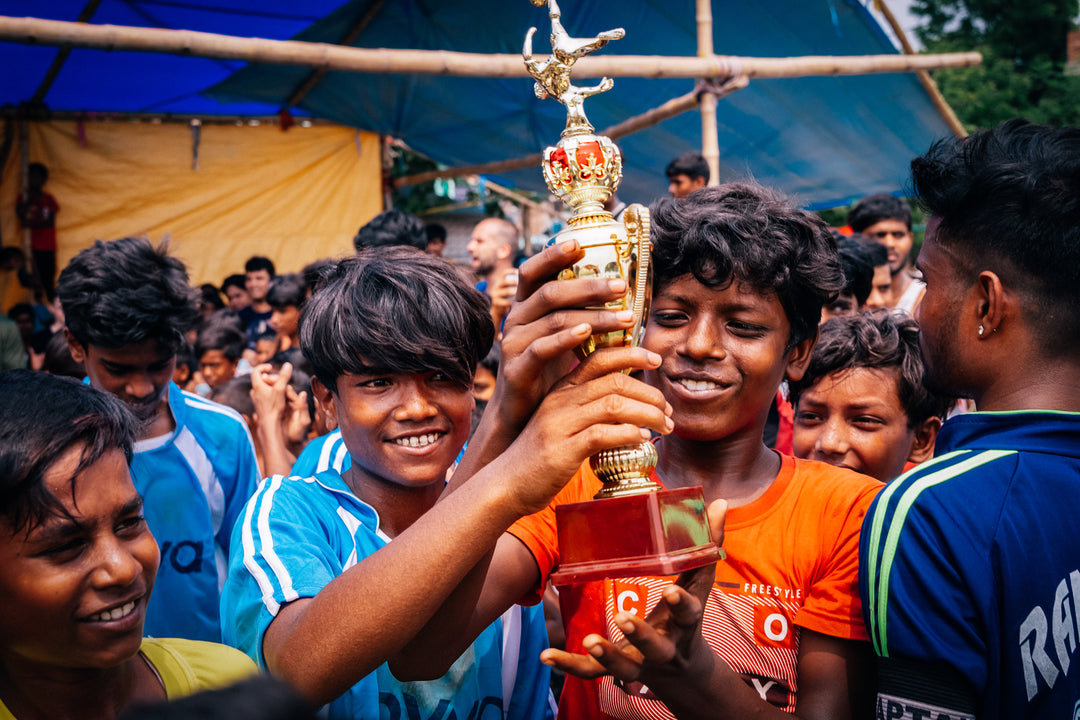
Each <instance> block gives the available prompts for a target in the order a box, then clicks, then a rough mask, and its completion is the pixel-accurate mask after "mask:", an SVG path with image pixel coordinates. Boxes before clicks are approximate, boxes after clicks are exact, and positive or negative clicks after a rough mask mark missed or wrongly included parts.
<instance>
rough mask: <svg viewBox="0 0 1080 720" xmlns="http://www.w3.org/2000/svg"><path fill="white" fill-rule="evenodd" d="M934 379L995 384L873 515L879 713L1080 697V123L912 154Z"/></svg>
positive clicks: (1024, 128) (1072, 706) (1018, 711)
mask: <svg viewBox="0 0 1080 720" xmlns="http://www.w3.org/2000/svg"><path fill="white" fill-rule="evenodd" d="M911 167H912V175H913V178H914V187H915V190H916V192H917V194H918V197H919V201H920V202H921V203H922V204H923V205H924V206H925V207H926V208H927V210H929V212H930V220H929V222H928V223H927V228H926V239H925V242H924V243H923V246H922V250H921V251H920V253H919V258H918V263H917V266H918V268H919V270H921V271H922V275H923V277H924V278H925V280H926V295H925V297H924V299H923V301H922V303H921V304H920V305H919V308H918V310H917V316H918V319H919V322H920V326H921V332H920V341H919V342H920V346H921V350H922V354H923V357H924V359H925V362H926V374H927V381H928V383H929V384H931V385H932V386H933V387H934V388H936V389H938V390H941V391H944V392H946V393H949V394H959V395H962V396H964V397H970V398H973V399H974V400H975V404H976V406H977V407H978V409H979V411H978V412H973V413H967V414H964V415H959V416H956V417H953V418H951V419H949V420H947V421H946V422H945V424H944V426H943V427H942V429H941V432H940V434H939V435H938V439H937V449H936V457H935V459H934V460H931V461H929V462H927V463H924V464H923V465H921V466H920V467H918V468H916V469H914V470H912V471H911V472H909V473H907V474H905V475H904V476H902V477H901V478H899V479H898V480H896V481H895V482H893V483H892V484H890V485H889V486H888V487H887V488H886V489H885V490H884V491H883V492H882V493H881V494H880V495H879V496H878V497H877V499H876V501H875V504H874V506H873V507H872V508H871V510H870V512H869V513H868V514H867V516H866V520H865V524H864V525H863V533H862V540H861V546H860V566H859V567H860V578H859V584H860V590H861V593H862V596H863V598H864V602H863V611H864V613H865V615H866V624H867V628H868V630H869V631H870V635H871V638H872V640H873V643H874V649H875V650H876V652H877V654H878V656H879V661H878V665H879V678H880V682H879V693H878V717H889V718H893V717H895V718H916V717H918V718H928V717H933V718H938V717H949V718H954V719H955V718H979V719H980V720H986V719H993V718H1009V719H1010V720H1017V719H1021V718H1069V717H1076V716H1077V710H1078V708H1080V672H1077V669H1078V667H1080V666H1078V665H1077V662H1078V661H1080V657H1078V656H1077V648H1078V641H1080V627H1078V625H1077V623H1078V621H1080V612H1078V611H1080V543H1078V542H1077V531H1076V509H1077V507H1080V412H1078V411H1080V128H1061V129H1054V128H1050V127H1046V126H1040V125H1034V124H1031V123H1029V122H1027V121H1026V120H1020V119H1016V120H1010V121H1008V122H1006V123H1004V124H1002V125H1000V126H999V127H997V128H995V129H993V130H988V131H982V132H978V133H975V134H973V135H971V136H970V137H968V138H965V139H951V140H943V141H941V142H939V143H937V144H935V145H934V146H933V147H931V149H930V151H929V152H928V153H927V154H926V155H925V156H923V157H920V158H917V159H916V160H914V161H913V162H912V165H911Z"/></svg>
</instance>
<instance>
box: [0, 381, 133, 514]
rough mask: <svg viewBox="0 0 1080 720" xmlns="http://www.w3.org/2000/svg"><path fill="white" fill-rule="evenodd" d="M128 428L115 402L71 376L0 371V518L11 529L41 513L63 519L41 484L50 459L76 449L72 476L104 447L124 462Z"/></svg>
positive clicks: (58, 504)
mask: <svg viewBox="0 0 1080 720" xmlns="http://www.w3.org/2000/svg"><path fill="white" fill-rule="evenodd" d="M136 430H137V422H136V420H135V417H134V416H133V415H132V414H131V411H130V410H128V409H127V407H126V406H125V405H124V403H123V402H122V401H120V400H119V399H117V398H115V397H113V396H111V395H109V394H108V393H105V392H102V391H100V390H96V389H94V388H93V387H91V386H89V385H84V384H83V383H81V382H79V381H78V380H76V379H74V378H68V377H61V376H59V375H50V374H48V373H42V372H34V371H32V370H8V371H6V372H3V373H0V517H3V518H4V520H5V521H6V522H7V523H8V525H9V526H10V527H11V528H12V529H14V530H15V531H16V532H18V531H21V530H24V529H25V530H26V531H27V532H29V531H30V530H33V529H34V528H35V527H37V526H38V525H40V524H41V523H42V522H44V521H45V520H46V519H47V518H49V517H55V516H60V517H64V516H66V512H65V511H64V508H63V505H62V504H61V502H60V500H59V499H58V498H57V497H55V496H54V495H53V494H52V493H51V492H49V490H48V488H46V487H45V484H44V480H45V475H46V473H47V472H48V471H49V469H50V468H51V467H52V466H53V464H54V463H56V462H57V460H59V459H60V458H61V457H62V456H63V455H64V453H65V452H67V451H68V450H69V449H70V448H72V447H81V448H82V457H81V458H80V459H79V464H78V467H77V468H76V469H75V472H74V473H73V474H72V478H74V477H75V476H76V475H78V474H79V473H81V472H82V471H83V470H85V469H86V468H88V467H89V466H91V465H93V464H94V463H95V462H97V461H98V460H99V459H101V457H102V456H103V455H104V454H105V453H106V452H108V451H110V450H114V449H117V450H120V451H122V452H123V453H124V456H125V457H126V458H127V460H128V462H130V461H131V453H132V447H133V446H134V443H135V436H136ZM72 494H74V488H72Z"/></svg>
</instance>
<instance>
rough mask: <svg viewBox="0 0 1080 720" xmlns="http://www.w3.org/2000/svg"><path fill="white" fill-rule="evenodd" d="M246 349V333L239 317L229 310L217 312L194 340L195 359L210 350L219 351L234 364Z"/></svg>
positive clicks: (199, 358)
mask: <svg viewBox="0 0 1080 720" xmlns="http://www.w3.org/2000/svg"><path fill="white" fill-rule="evenodd" d="M246 347H247V331H246V330H245V329H244V326H243V324H242V323H241V321H240V317H239V316H238V315H237V314H236V313H234V312H231V311H229V310H218V311H217V312H215V313H214V314H213V315H211V316H210V317H209V318H207V320H206V323H205V324H204V325H203V326H202V329H200V330H199V334H198V335H197V336H196V338H195V348H194V350H195V359H196V360H201V359H202V356H203V355H205V354H206V353H207V352H209V351H211V350H220V351H221V353H222V354H223V355H224V356H225V358H226V359H227V360H229V362H236V361H237V360H239V359H240V356H241V355H243V354H244V349H245V348H246Z"/></svg>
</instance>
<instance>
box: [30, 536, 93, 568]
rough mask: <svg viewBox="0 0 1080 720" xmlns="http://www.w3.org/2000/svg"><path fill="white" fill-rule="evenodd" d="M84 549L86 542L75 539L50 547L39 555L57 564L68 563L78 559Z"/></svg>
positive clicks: (78, 538) (79, 538)
mask: <svg viewBox="0 0 1080 720" xmlns="http://www.w3.org/2000/svg"><path fill="white" fill-rule="evenodd" d="M85 547H86V540H85V539H83V538H81V537H75V538H70V539H68V540H63V541H61V542H58V543H56V544H55V545H50V546H49V547H47V548H45V549H44V550H43V551H41V553H40V555H41V556H42V557H46V558H48V559H50V560H52V561H53V562H57V563H64V562H70V561H72V560H74V559H75V558H77V557H79V555H80V554H82V551H83V549H84V548H85Z"/></svg>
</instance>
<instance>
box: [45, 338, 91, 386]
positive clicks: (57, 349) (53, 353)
mask: <svg viewBox="0 0 1080 720" xmlns="http://www.w3.org/2000/svg"><path fill="white" fill-rule="evenodd" d="M41 369H42V370H44V371H45V372H47V373H51V374H53V375H66V376H67V377H73V378H77V379H79V380H82V379H83V378H84V377H86V366H85V365H83V363H81V362H78V361H77V360H75V358H73V357H72V356H71V348H70V347H69V346H68V341H67V337H66V336H65V335H64V331H63V330H57V331H56V332H54V333H53V334H52V335H50V336H49V341H48V342H47V343H45V362H44V364H43V365H42V366H41Z"/></svg>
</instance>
